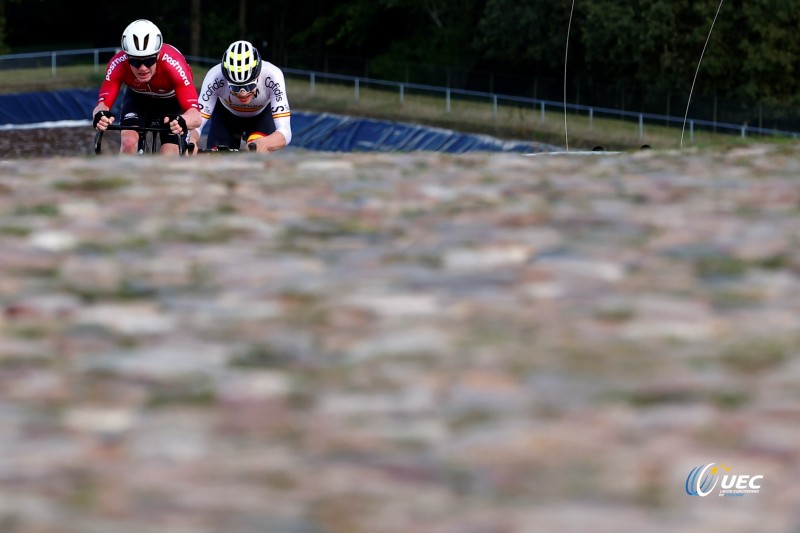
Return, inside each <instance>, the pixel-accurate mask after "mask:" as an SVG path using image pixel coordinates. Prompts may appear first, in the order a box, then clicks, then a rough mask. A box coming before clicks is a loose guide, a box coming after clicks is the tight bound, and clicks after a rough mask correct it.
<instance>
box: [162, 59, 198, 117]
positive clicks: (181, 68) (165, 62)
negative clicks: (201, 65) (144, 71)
mask: <svg viewBox="0 0 800 533" xmlns="http://www.w3.org/2000/svg"><path fill="white" fill-rule="evenodd" d="M160 66H161V68H164V69H165V70H166V72H167V75H168V76H169V78H170V80H171V81H172V84H173V86H174V87H175V96H176V98H177V99H178V104H180V106H181V109H183V110H184V111H186V110H188V109H189V108H192V107H194V108H196V109H199V108H200V105H199V104H198V103H197V89H195V87H194V76H193V75H192V68H191V67H190V66H189V64H188V63H187V62H186V58H185V57H183V54H181V53H180V52H179V51H178V49H177V48H175V47H174V46H170V45H167V44H165V45H164V46H163V48H162V52H161V61H160Z"/></svg>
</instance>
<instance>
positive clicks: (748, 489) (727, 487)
mask: <svg viewBox="0 0 800 533" xmlns="http://www.w3.org/2000/svg"><path fill="white" fill-rule="evenodd" d="M730 471H731V467H729V466H725V464H724V463H722V464H720V465H719V466H717V464H716V463H708V464H707V465H700V466H696V467H694V468H693V469H692V471H691V472H689V476H688V477H687V478H686V494H688V495H689V496H708V495H709V494H711V493H712V492H713V491H714V489H716V488H717V485H718V484H719V492H718V495H719V497H725V496H745V495H747V494H758V492H759V490H761V482H762V481H763V480H764V476H763V474H755V475H751V474H731V473H730Z"/></svg>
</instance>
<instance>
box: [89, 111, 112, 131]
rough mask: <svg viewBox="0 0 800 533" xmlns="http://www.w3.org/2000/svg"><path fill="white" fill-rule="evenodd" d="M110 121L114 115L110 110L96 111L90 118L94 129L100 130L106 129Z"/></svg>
mask: <svg viewBox="0 0 800 533" xmlns="http://www.w3.org/2000/svg"><path fill="white" fill-rule="evenodd" d="M112 122H114V115H112V114H111V112H110V111H98V112H97V113H95V114H94V119H93V120H92V124H93V125H94V127H95V129H97V130H101V131H106V128H108V125H109V124H111V123H112Z"/></svg>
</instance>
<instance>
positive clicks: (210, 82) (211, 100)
mask: <svg viewBox="0 0 800 533" xmlns="http://www.w3.org/2000/svg"><path fill="white" fill-rule="evenodd" d="M227 87H228V85H227V83H226V82H225V78H224V77H223V76H222V67H221V65H219V64H217V65H214V66H213V67H211V69H209V71H208V72H207V73H206V76H205V78H203V84H202V85H201V86H200V91H199V93H198V103H199V104H200V115H201V117H202V119H201V122H200V127H199V128H197V131H198V133H202V132H203V128H204V127H205V125H206V122H208V121H209V119H210V118H211V115H212V113H214V108H216V107H217V102H218V101H219V96H220V94H221V93H223V92H224V91H226V90H227Z"/></svg>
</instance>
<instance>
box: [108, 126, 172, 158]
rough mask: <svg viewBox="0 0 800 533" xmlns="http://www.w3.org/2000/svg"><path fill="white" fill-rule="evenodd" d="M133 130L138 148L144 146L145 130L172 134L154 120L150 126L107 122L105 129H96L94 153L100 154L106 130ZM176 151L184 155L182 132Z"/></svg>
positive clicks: (167, 127) (166, 127) (168, 129)
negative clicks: (136, 135)
mask: <svg viewBox="0 0 800 533" xmlns="http://www.w3.org/2000/svg"><path fill="white" fill-rule="evenodd" d="M125 130H127V131H135V132H138V133H139V147H140V149H141V148H143V147H144V137H145V135H147V132H153V133H169V134H170V135H174V133H172V130H170V128H169V126H168V125H167V124H158V123H156V122H153V123H151V125H150V126H139V125H138V124H131V125H125V124H109V125H108V127H107V128H106V129H105V130H97V133H95V135H94V153H95V154H98V155H99V154H100V152H101V151H102V148H103V147H102V143H103V134H104V133H105V132H106V131H125ZM178 153H179V154H180V155H184V154H185V153H186V139H185V137H184V134H180V135H178Z"/></svg>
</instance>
